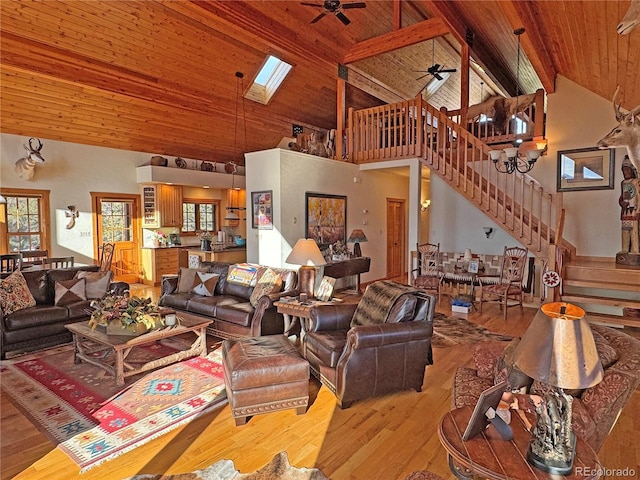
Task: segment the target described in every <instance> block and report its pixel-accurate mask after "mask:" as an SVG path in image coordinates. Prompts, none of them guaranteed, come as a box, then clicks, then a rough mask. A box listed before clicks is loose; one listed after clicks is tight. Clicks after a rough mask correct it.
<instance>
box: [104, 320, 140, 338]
mask: <svg viewBox="0 0 640 480" xmlns="http://www.w3.org/2000/svg"><path fill="white" fill-rule="evenodd" d="M135 325H136V329H135V331H134V330H132V329H131V328H130V327H125V326H124V325H122V323H121V322H120V321H119V320H113V321H111V322H109V323H107V335H122V336H126V337H137V336H139V335H142V334H143V333H147V332H148V331H149V329H148V328H147V326H146V325H145V324H144V323H136V324H135Z"/></svg>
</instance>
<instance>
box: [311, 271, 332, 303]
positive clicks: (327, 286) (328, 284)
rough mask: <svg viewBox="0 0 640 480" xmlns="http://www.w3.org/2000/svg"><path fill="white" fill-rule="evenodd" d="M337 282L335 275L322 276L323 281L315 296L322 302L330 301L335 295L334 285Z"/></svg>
mask: <svg viewBox="0 0 640 480" xmlns="http://www.w3.org/2000/svg"><path fill="white" fill-rule="evenodd" d="M335 284H336V279H335V278H333V277H326V276H325V277H322V281H321V282H320V285H319V286H318V290H317V291H316V292H315V297H316V298H317V299H318V300H320V301H321V302H328V301H329V300H331V296H332V295H333V287H334V285H335Z"/></svg>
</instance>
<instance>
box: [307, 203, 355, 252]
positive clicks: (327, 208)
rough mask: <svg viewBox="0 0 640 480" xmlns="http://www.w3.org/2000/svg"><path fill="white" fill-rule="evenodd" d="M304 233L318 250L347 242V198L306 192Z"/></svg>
mask: <svg viewBox="0 0 640 480" xmlns="http://www.w3.org/2000/svg"><path fill="white" fill-rule="evenodd" d="M305 197H306V203H307V210H306V218H305V232H306V237H307V238H313V239H314V240H315V241H316V243H317V244H318V246H319V247H320V249H323V248H326V247H327V246H328V245H331V244H333V243H335V242H337V241H338V240H340V241H342V242H344V243H346V241H347V197H346V196H344V195H325V194H323V193H311V192H306V194H305Z"/></svg>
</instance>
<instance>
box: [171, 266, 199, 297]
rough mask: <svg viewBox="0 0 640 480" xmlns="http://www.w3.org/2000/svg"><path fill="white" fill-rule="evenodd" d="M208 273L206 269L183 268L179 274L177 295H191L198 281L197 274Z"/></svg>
mask: <svg viewBox="0 0 640 480" xmlns="http://www.w3.org/2000/svg"><path fill="white" fill-rule="evenodd" d="M206 271H207V269H206V268H186V267H181V268H180V271H179V272H178V289H177V290H176V293H191V291H192V290H193V286H194V283H195V281H196V273H198V272H206Z"/></svg>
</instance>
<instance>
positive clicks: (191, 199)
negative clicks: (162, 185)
mask: <svg viewBox="0 0 640 480" xmlns="http://www.w3.org/2000/svg"><path fill="white" fill-rule="evenodd" d="M182 203H183V204H185V203H195V204H196V205H199V204H202V203H206V204H212V205H215V206H216V213H215V222H216V226H217V227H218V230H220V229H221V228H222V224H221V223H220V221H221V217H220V209H221V206H220V205H221V201H220V199H218V198H195V197H184V198H183V199H182ZM182 210H183V211H184V206H183V207H182ZM195 213H196V228H197V227H198V217H199V216H200V213H199V209H198V208H197V207H196V212H195ZM182 223H183V224H184V219H183V222H182ZM196 235H198V230H196V231H195V232H183V231H182V228H181V229H180V236H182V237H195V236H196Z"/></svg>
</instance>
